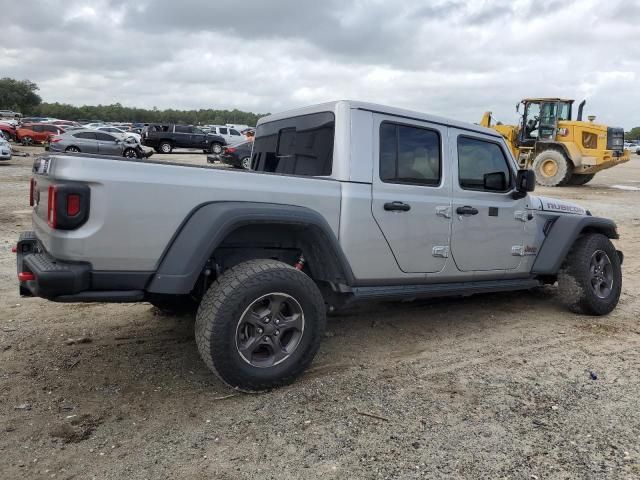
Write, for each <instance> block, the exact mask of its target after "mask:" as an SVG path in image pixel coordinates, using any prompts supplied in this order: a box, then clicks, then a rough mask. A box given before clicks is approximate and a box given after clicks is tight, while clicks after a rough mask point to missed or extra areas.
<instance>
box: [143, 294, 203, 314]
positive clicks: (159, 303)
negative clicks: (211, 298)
mask: <svg viewBox="0 0 640 480" xmlns="http://www.w3.org/2000/svg"><path fill="white" fill-rule="evenodd" d="M147 301H148V302H149V303H150V304H151V305H153V306H154V307H156V308H157V309H158V310H160V311H161V312H162V313H163V314H166V315H184V314H195V313H196V310H197V309H198V302H197V301H196V300H195V299H194V298H193V297H191V296H189V295H152V296H151V297H149V298H148V299H147Z"/></svg>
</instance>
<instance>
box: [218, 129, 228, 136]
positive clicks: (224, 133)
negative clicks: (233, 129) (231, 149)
mask: <svg viewBox="0 0 640 480" xmlns="http://www.w3.org/2000/svg"><path fill="white" fill-rule="evenodd" d="M228 132H229V131H228V130H227V129H226V128H220V135H227V134H228Z"/></svg>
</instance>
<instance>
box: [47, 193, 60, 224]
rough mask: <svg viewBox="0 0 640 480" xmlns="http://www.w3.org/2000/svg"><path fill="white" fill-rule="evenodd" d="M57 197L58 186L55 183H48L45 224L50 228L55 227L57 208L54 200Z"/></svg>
mask: <svg viewBox="0 0 640 480" xmlns="http://www.w3.org/2000/svg"><path fill="white" fill-rule="evenodd" d="M57 197H58V187H57V186H56V185H49V201H48V202H47V224H48V225H49V226H50V227H51V228H56V223H57V220H58V213H57V212H58V209H57V208H56V201H57Z"/></svg>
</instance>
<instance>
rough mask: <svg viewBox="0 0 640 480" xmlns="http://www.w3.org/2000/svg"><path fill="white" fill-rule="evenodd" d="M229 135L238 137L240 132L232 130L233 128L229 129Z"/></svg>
mask: <svg viewBox="0 0 640 480" xmlns="http://www.w3.org/2000/svg"><path fill="white" fill-rule="evenodd" d="M229 133H231V135H240V132H239V131H237V130H234V129H233V128H230V129H229Z"/></svg>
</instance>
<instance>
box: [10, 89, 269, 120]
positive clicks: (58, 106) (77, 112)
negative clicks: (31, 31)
mask: <svg viewBox="0 0 640 480" xmlns="http://www.w3.org/2000/svg"><path fill="white" fill-rule="evenodd" d="M38 90H39V87H38V85H37V84H35V83H34V82H31V81H29V80H16V79H13V78H8V77H5V78H1V79H0V109H2V110H13V111H16V112H20V113H22V114H23V115H24V116H38V117H53V118H60V119H64V120H101V121H105V122H144V123H183V124H191V125H198V124H204V125H206V124H222V125H224V124H226V123H235V124H239V125H250V126H254V125H255V124H256V122H257V121H258V119H259V118H260V117H264V116H265V115H268V114H267V113H265V114H256V113H251V112H243V111H241V110H237V109H234V110H216V109H199V110H175V109H167V110H159V109H157V108H155V107H154V108H152V109H147V108H136V107H126V106H123V105H121V104H120V103H114V104H112V105H83V106H81V107H78V106H75V105H69V104H67V103H58V102H54V103H47V102H43V101H42V98H41V97H40V95H38Z"/></svg>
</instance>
